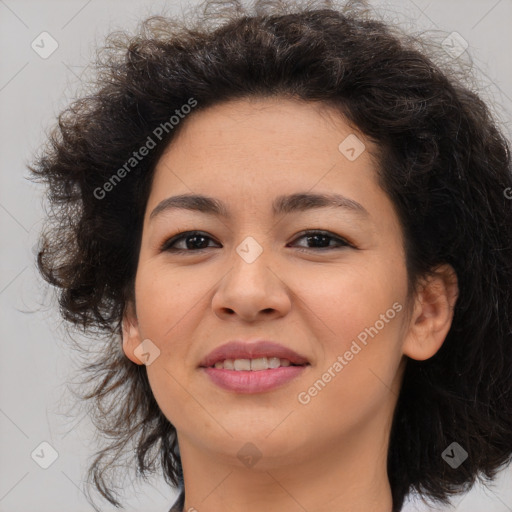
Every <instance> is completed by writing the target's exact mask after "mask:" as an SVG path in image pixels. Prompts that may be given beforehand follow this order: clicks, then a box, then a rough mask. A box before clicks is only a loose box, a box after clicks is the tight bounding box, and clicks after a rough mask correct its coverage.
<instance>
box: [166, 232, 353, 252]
mask: <svg viewBox="0 0 512 512" xmlns="http://www.w3.org/2000/svg"><path fill="white" fill-rule="evenodd" d="M197 235H199V236H202V237H204V238H209V239H210V240H213V239H212V238H211V237H210V236H208V235H207V234H206V233H204V232H202V231H183V232H181V233H178V234H176V235H174V236H173V237H171V238H169V239H167V240H166V241H165V242H164V243H163V244H162V245H161V246H160V252H172V253H173V254H183V253H192V252H196V253H197V252H203V251H205V250H207V249H208V248H204V249H175V248H173V247H172V245H173V244H175V243H176V242H178V241H180V240H182V239H186V238H188V237H191V236H197ZM315 235H320V236H323V237H327V238H330V239H332V240H335V241H337V242H339V243H340V246H338V247H311V248H299V249H297V250H298V251H299V252H311V251H330V250H332V249H342V248H344V247H352V248H355V247H354V245H352V244H351V243H350V242H348V241H347V240H345V239H344V238H341V237H339V236H336V235H334V234H333V233H330V232H329V231H322V230H318V229H315V230H306V231H303V232H302V233H301V235H300V236H299V237H298V238H296V239H295V240H298V239H300V238H305V237H308V236H315Z"/></svg>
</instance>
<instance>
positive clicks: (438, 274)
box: [403, 264, 459, 361]
mask: <svg viewBox="0 0 512 512" xmlns="http://www.w3.org/2000/svg"><path fill="white" fill-rule="evenodd" d="M458 295H459V287H458V282H457V275H456V273H455V270H454V269H453V267H452V266H451V265H448V264H444V265H441V266H439V267H437V269H435V271H434V273H433V275H429V276H428V277H426V278H425V279H424V280H423V281H422V282H421V283H420V286H419V289H418V291H417V292H416V294H415V298H414V307H413V312H412V315H411V319H410V324H409V332H408V334H407V336H406V338H405V341H404V345H403V352H404V354H405V355H407V356H409V357H410V358H411V359H416V360H418V361H423V360H425V359H429V358H430V357H432V356H433V355H434V354H435V353H436V352H437V351H438V350H439V349H440V348H441V346H442V344H443V342H444V340H445V338H446V335H447V334H448V331H449V330H450V327H451V325H452V320H453V310H454V307H455V303H456V301H457V297H458Z"/></svg>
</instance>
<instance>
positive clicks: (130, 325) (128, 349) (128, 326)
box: [122, 302, 143, 365]
mask: <svg viewBox="0 0 512 512" xmlns="http://www.w3.org/2000/svg"><path fill="white" fill-rule="evenodd" d="M122 334H123V352H124V354H125V355H126V357H127V358H128V359H130V361H133V362H134V363H136V364H139V365H141V364H143V363H142V361H141V360H140V359H139V358H138V357H136V356H135V354H134V351H135V349H136V348H137V347H138V346H139V345H140V343H141V341H142V340H141V337H140V332H139V325H138V321H137V315H136V312H135V307H134V305H133V303H132V302H129V303H127V305H126V307H125V311H124V314H123V320H122Z"/></svg>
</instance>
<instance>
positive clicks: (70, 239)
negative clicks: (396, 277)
mask: <svg viewBox="0 0 512 512" xmlns="http://www.w3.org/2000/svg"><path fill="white" fill-rule="evenodd" d="M200 9H202V10H201V11H199V10H198V11H197V14H199V15H198V16H196V17H195V18H194V17H193V16H190V14H189V13H188V14H187V15H186V16H185V17H184V20H185V19H186V20H188V21H177V19H176V18H174V19H173V18H170V17H165V16H153V17H150V18H148V19H146V20H145V21H143V22H142V23H141V25H140V30H139V31H138V33H137V34H136V35H134V36H131V35H128V34H127V33H124V32H116V33H113V34H111V35H110V36H109V38H108V40H107V44H106V45H105V47H104V48H103V49H101V51H100V52H99V53H98V59H97V63H96V71H97V72H96V79H95V82H94V90H93V91H92V92H91V93H90V94H88V95H86V96H84V97H82V98H80V99H78V100H76V101H75V102H74V103H72V104H71V105H70V106H69V107H68V108H67V109H66V110H65V111H63V112H62V113H61V114H60V116H59V118H58V126H56V127H55V128H54V129H53V131H52V132H51V134H50V136H49V143H48V145H47V147H46V148H45V150H44V152H43V154H42V155H41V156H39V157H38V158H37V160H35V162H34V164H33V165H30V166H29V168H30V170H31V171H32V173H33V179H34V180H36V181H38V180H39V181H43V182H45V183H46V184H47V186H48V190H49V192H48V198H49V202H50V204H51V207H52V210H51V214H50V215H49V219H48V225H47V229H46V230H45V231H44V233H43V234H42V235H41V245H40V248H39V252H38V266H39V269H40V272H41V273H42V275H43V276H44V278H45V279H46V280H47V281H48V282H49V283H51V284H52V285H54V286H55V287H57V288H58V291H59V304H60V311H61V313H62V315H63V317H64V318H65V319H66V320H68V321H69V322H70V323H71V324H73V325H75V326H80V327H81V328H82V329H83V330H85V331H90V332H92V331H94V332H95V333H96V334H101V333H103V334H104V335H105V339H106V343H105V346H104V347H103V349H102V350H101V351H100V355H99V357H98V358H97V360H96V361H95V362H94V363H91V364H89V365H88V366H87V367H86V368H85V370H87V371H88V372H90V374H91V375H90V378H89V379H88V381H87V382H88V383H92V385H93V387H92V389H91V390H89V391H88V392H84V393H82V395H83V398H84V399H87V400H91V401H92V404H91V407H90V412H89V413H90V415H91V416H92V417H93V419H94V421H95V425H96V427H97V428H98V430H99V431H100V432H102V433H103V434H105V435H106V436H107V437H108V438H109V439H110V443H109V444H108V445H107V446H106V447H105V448H104V449H103V450H101V451H100V452H98V457H97V458H96V459H95V461H94V463H93V465H92V466H91V467H90V468H89V476H90V477H92V480H93V481H94V484H95V486H96V488H97V489H98V490H99V492H100V493H101V494H102V496H103V497H104V498H106V499H107V500H108V501H110V502H111V503H113V504H115V505H116V506H120V503H119V501H118V500H117V498H116V497H115V496H114V494H113V490H112V489H111V488H110V487H109V485H107V483H106V482H107V477H108V475H109V474H110V473H111V472H112V471H113V468H112V460H109V456H110V455H112V454H115V456H116V457H117V456H118V455H119V454H120V453H122V451H123V450H126V447H127V445H128V443H134V447H135V448H134V450H133V453H134V454H135V455H136V458H137V468H138V471H139V472H140V474H142V475H143V476H144V475H145V474H146V473H147V472H148V471H153V470H154V464H153V462H154V460H150V461H149V462H148V460H147V459H148V457H149V455H150V453H151V450H152V449H154V448H155V449H157V451H158V452H159V454H160V461H161V464H162V467H163V472H164V476H165V478H166V481H167V482H168V483H170V484H172V485H174V486H177V485H182V484H183V480H182V473H181V462H180V457H179V454H178V453H176V448H177V439H176V430H175V428H174V427H173V426H172V425H171V424H170V423H169V421H168V420H167V419H166V418H165V417H164V415H163V414H162V412H161V411H160V409H159V407H158V405H157V403H156V401H155V399H154V397H153V395H152V392H151V388H150V386H149V382H148V378H147V374H146V370H145V367H144V366H137V365H135V364H134V363H133V362H131V361H130V360H128V359H127V358H126V357H125V356H124V354H123V352H122V350H121V348H120V335H121V319H122V315H123V312H124V311H125V308H126V307H127V304H128V303H129V302H130V301H131V300H133V284H134V277H135V272H136V268H137V258H138V250H139V247H140V236H141V231H142V224H141V221H142V218H143V214H144V209H145V205H146V201H147V198H148V195H149V190H150V187H151V179H152V173H153V170H154V167H155V164H156V162H157V161H158V158H159V157H160V156H161V154H162V152H163V150H164V149H165V147H166V146H167V145H168V144H169V143H172V140H173V138H174V137H175V136H176V134H177V133H179V130H180V127H181V126H183V124H184V123H186V120H185V121H183V122H182V123H181V124H180V125H179V126H177V127H176V129H174V130H171V131H169V133H168V134H166V136H165V137H163V138H162V140H161V141H160V142H159V144H158V147H157V148H156V149H154V150H153V151H152V152H151V153H150V154H149V155H148V156H147V157H146V158H144V159H143V160H142V161H140V162H139V163H138V164H137V166H136V167H135V168H133V169H132V170H131V171H130V173H129V176H126V177H125V178H124V179H123V180H122V181H121V182H120V183H117V184H116V185H115V186H114V187H113V190H111V191H110V192H109V193H108V197H106V198H104V199H98V198H97V197H96V196H95V190H97V189H98V187H100V188H101V187H103V185H104V184H105V183H106V182H107V181H108V180H109V179H110V178H111V177H112V175H113V174H114V173H115V171H116V170H117V169H119V168H121V167H122V166H123V165H124V164H125V163H126V161H127V159H128V158H130V156H131V155H132V153H133V152H134V151H137V150H138V149H139V148H140V147H141V146H142V144H143V143H144V142H145V141H146V139H147V137H148V136H151V134H152V133H153V130H154V129H155V128H156V127H157V126H159V125H160V124H161V123H165V122H166V121H168V120H169V117H170V115H172V113H173V112H174V111H175V110H176V109H180V107H181V106H182V105H184V104H187V102H188V101H189V100H190V99H191V98H194V99H195V100H196V101H197V108H196V109H195V110H194V111H200V110H202V109H206V108H208V107H210V106H212V105H215V104H218V103H220V102H225V101H229V100H231V99H236V98H247V97H254V96H259V97H269V96H273V97H283V98H285V97H286V98H297V99H300V100H304V101H315V102H322V103H324V104H326V105H329V106H331V107H333V108H334V109H337V111H338V112H339V113H340V115H342V116H344V118H345V119H347V120H348V121H349V122H350V123H352V124H353V126H355V127H356V128H357V129H358V130H360V131H361V132H362V133H364V134H365V135H366V136H367V137H369V138H370V139H371V140H372V141H374V142H375V143H376V144H377V145H378V147H379V148H380V151H381V155H380V167H379V181H380V184H381V186H382V188H383V190H384V191H385V192H386V193H387V194H388V195H389V197H390V198H391V199H392V201H393V203H394V205H395V207H396V211H397V214H398V216H399V219H400V222H401V224H402V228H403V232H404V235H405V240H406V254H407V268H408V274H409V279H410V282H411V284H412V285H416V284H417V283H418V282H419V279H420V278H421V277H424V276H427V275H428V274H429V273H431V272H434V271H435V269H436V267H437V266H438V265H440V264H442V263H449V264H450V265H452V266H453V268H454V269H455V271H456V273H457V277H458V281H459V298H458V300H457V303H456V307H455V311H454V318H453V323H452V327H451V329H450V331H449V334H448V336H447V337H446V340H445V342H444V344H443V346H442V348H441V349H440V350H439V351H438V352H437V353H436V354H435V356H434V357H432V358H430V359H428V360H426V361H415V360H408V361H407V366H406V370H405V374H404V379H403V384H402V389H401V393H400V396H399V399H398V404H397V407H396V410H395V414H394V420H393V425H392V430H391V436H390V446H389V454H388V475H389V479H390V484H391V489H392V495H393V507H394V508H393V511H394V512H398V511H399V510H400V509H401V507H402V505H403V501H404V498H405V497H406V495H407V494H408V493H409V492H410V491H412V490H415V491H417V492H418V493H419V494H420V495H423V496H425V497H428V498H430V499H433V500H436V501H440V502H442V503H445V504H446V503H448V499H449V496H450V495H451V494H454V493H456V492H462V491H467V490H469V489H470V488H471V487H472V486H473V484H474V483H475V479H476V478H477V477H479V474H481V473H483V474H484V475H485V476H486V477H487V478H488V479H492V478H493V477H494V476H495V474H496V472H497V471H498V470H499V469H501V468H502V467H504V465H505V464H507V463H509V462H510V456H511V451H512V448H511V447H512V315H511V312H512V200H510V199H507V197H506V196H505V193H504V191H505V190H506V189H508V188H509V187H512V176H511V160H510V150H509V146H508V143H507V141H506V140H505V138H504V136H503V135H502V133H501V131H500V129H499V128H498V127H497V123H496V121H495V120H494V119H493V116H492V115H491V113H490V110H489V107H487V106H486V104H485V103H484V102H483V101H482V99H481V98H480V97H479V96H478V95H477V94H476V93H475V92H472V91H471V90H470V89H469V88H468V87H467V86H466V85H464V83H463V81H462V80H461V79H460V78H459V77H458V76H457V71H456V69H455V67H454V66H455V64H454V63H453V61H452V62H448V64H447V65H444V64H443V62H442V59H441V55H440V54H439V55H438V56H437V63H434V62H435V61H436V58H434V54H435V51H434V49H433V47H432V48H427V43H425V41H422V40H421V39H420V38H419V37H413V36H410V35H405V34H404V33H402V32H401V31H399V30H398V29H397V28H394V27H391V26H389V25H388V24H387V23H385V22H384V21H382V20H380V19H378V17H377V16H376V15H375V14H374V13H373V14H372V13H370V10H369V9H368V8H366V6H365V5H364V4H363V3H362V2H350V3H348V4H346V5H344V6H341V7H340V6H335V5H334V4H332V3H331V2H328V1H325V2H324V3H321V2H314V1H313V2H309V3H303V4H302V5H301V4H300V2H295V3H294V4H286V3H283V2H281V1H279V0H264V1H263V0H260V1H257V2H256V3H255V4H254V7H253V9H254V10H253V11H252V12H251V11H250V10H249V8H248V7H243V6H242V5H241V4H240V3H239V2H237V1H234V0H233V1H232V2H230V1H222V0H219V1H217V2H215V1H212V0H210V1H207V2H205V3H204V4H202V5H201V6H200ZM429 52H430V53H429ZM429 55H431V56H429ZM443 66H444V68H443ZM190 115H194V114H193V113H191V114H190ZM510 190H511V191H512V189H510ZM95 343H97V340H96V341H95ZM86 350H87V349H86ZM89 359H90V358H89ZM84 389H85V388H84ZM454 441H456V442H457V443H459V444H460V445H461V446H462V447H463V448H464V449H465V450H466V451H467V452H468V458H467V460H465V461H464V463H463V464H462V465H461V466H459V467H458V468H457V470H453V469H452V468H451V467H449V466H448V464H446V463H445V461H444V460H443V459H442V457H441V453H442V452H443V450H444V449H445V448H446V447H447V446H448V445H450V444H451V443H452V442H454ZM181 499H182V500H183V493H182V495H181ZM95 508H96V507H95Z"/></svg>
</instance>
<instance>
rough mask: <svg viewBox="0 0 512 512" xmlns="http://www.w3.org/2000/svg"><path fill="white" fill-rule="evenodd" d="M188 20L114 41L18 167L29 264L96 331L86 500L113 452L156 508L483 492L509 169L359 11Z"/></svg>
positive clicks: (71, 313)
mask: <svg viewBox="0 0 512 512" xmlns="http://www.w3.org/2000/svg"><path fill="white" fill-rule="evenodd" d="M213 6H217V8H218V9H217V10H216V11H215V10H211V9H210V7H213ZM204 13H205V16H204V18H200V17H199V18H197V19H196V20H195V24H194V23H191V24H190V25H188V26H187V24H185V23H183V24H180V23H178V22H177V21H176V20H171V19H167V18H161V17H157V18H152V19H149V20H147V21H146V22H145V24H144V25H143V30H142V31H141V33H140V35H139V36H138V37H135V38H129V37H123V35H122V34H121V36H119V35H113V36H112V37H111V38H110V40H109V44H108V46H107V47H106V51H105V52H104V53H103V57H102V59H100V63H99V64H100V68H99V71H100V72H99V73H98V83H97V89H96V91H95V92H94V93H93V94H90V95H88V96H87V97H84V98H82V99H80V100H78V101H76V102H75V103H74V104H73V105H71V106H70V107H69V108H68V109H67V110H66V111H65V112H63V113H62V114H61V116H60V117H59V126H58V128H56V129H55V131H54V132H53V133H52V136H51V139H50V140H51V146H50V147H48V148H46V150H45V151H44V153H43V154H42V155H41V156H40V157H39V158H38V159H37V161H36V162H35V163H34V165H33V166H31V169H32V171H33V172H34V177H35V179H39V180H41V181H43V182H45V183H47V184H48V186H49V199H50V201H51V202H52V205H53V206H54V212H53V213H54V214H53V217H52V221H53V223H52V225H51V226H49V227H50V229H49V230H48V231H46V232H45V234H44V235H43V236H42V239H41V247H40V251H39V257H38V263H39V268H40V271H41V272H42V274H43V276H44V277H45V278H46V279H47V280H48V282H50V283H51V284H53V285H55V286H56V287H58V288H59V289H60V305H61V311H62V314H63V316H64V318H65V319H67V320H68V321H70V322H71V323H73V324H76V325H79V326H81V327H83V328H84V329H89V330H90V332H91V333H94V335H95V336H96V339H97V337H98V331H99V330H100V331H102V332H103V333H104V334H105V344H104V346H103V347H102V349H101V352H100V355H99V357H98V358H97V359H96V360H95V361H94V362H92V363H91V364H89V365H88V366H87V367H86V368H85V369H86V370H87V371H88V372H89V373H90V376H89V378H88V379H87V381H86V382H87V383H90V384H91V385H92V387H91V388H90V389H88V391H84V392H83V397H84V399H87V400H90V401H91V403H92V404H94V405H95V406H96V407H95V408H93V407H91V410H90V413H91V415H93V418H94V420H95V424H96V425H97V427H98V429H99V431H100V432H102V433H103V434H105V435H107V436H108V442H107V444H106V446H105V448H104V449H103V450H101V451H100V452H99V453H98V456H97V458H96V459H95V461H94V463H93V464H92V466H91V468H90V470H89V476H90V477H91V478H92V479H93V482H94V484H95V486H96V488H97V489H98V490H99V492H100V493H101V494H102V496H104V497H105V498H106V499H107V500H108V501H109V502H111V503H112V504H115V505H120V503H119V501H118V500H117V498H116V496H115V493H114V491H113V487H114V484H111V483H110V482H109V481H108V479H109V478H110V481H112V482H115V478H114V476H112V475H113V474H114V473H112V470H113V469H115V467H112V457H113V456H115V457H117V456H119V454H120V453H126V452H128V448H127V445H128V443H133V445H132V448H131V449H133V450H134V455H136V467H137V470H138V472H139V473H140V474H142V475H145V474H146V473H148V472H153V471H154V470H155V468H154V462H155V457H154V455H155V450H156V451H157V452H158V454H159V456H160V462H161V464H162V468H163V474H164V477H165V478H166V481H167V482H168V483H169V484H171V485H173V486H179V488H180V491H181V494H180V497H179V499H178V501H177V502H176V503H175V505H174V506H173V507H172V509H171V511H172V512H175V511H182V510H187V511H192V510H197V511H202V510H205V511H208V512H219V511H221V510H222V511H225V510H245V511H248V512H256V511H261V510H265V511H267V512H273V511H274V510H290V511H292V510H308V511H310V512H313V511H314V512H320V511H326V510H339V511H341V510H350V511H351V512H358V511H361V512H362V511H365V512H370V511H372V512H377V511H378V512H389V511H393V512H398V511H400V510H401V508H402V505H403V502H404V499H405V497H406V496H407V494H408V493H409V492H411V491H412V490H415V491H417V492H419V493H420V494H421V495H422V496H424V497H426V498H430V499H432V500H434V501H437V502H441V503H448V499H449V497H450V495H451V494H453V493H455V492H457V491H458V492H462V491H467V490H468V488H470V487H471V486H472V485H473V484H474V483H475V481H476V479H477V477H478V476H479V473H484V474H485V476H486V477H487V478H493V477H494V475H495V473H496V472H497V471H498V470H499V469H501V468H502V467H503V466H504V465H505V464H506V463H507V462H509V461H510V456H511V452H512V448H511V447H512V405H511V404H512V378H511V377H512V376H511V371H510V368H511V367H512V318H511V312H512V297H511V289H512V201H511V200H510V194H509V191H511V190H512V188H511V187H512V176H511V163H510V153H509V147H508V143H507V141H506V140H505V138H504V137H503V135H502V133H501V132H500V130H499V128H498V127H497V126H496V123H495V122H494V121H493V119H492V117H491V115H490V114H489V110H488V108H487V106H486V105H485V104H484V102H483V101H482V100H481V99H480V98H479V97H478V96H477V95H476V94H475V93H473V92H471V91H470V90H469V89H468V88H466V87H465V86H464V84H463V83H462V82H461V81H460V80H459V79H457V78H456V76H455V71H453V72H452V71H451V70H450V69H441V67H440V66H438V65H436V64H434V62H433V60H432V59H431V58H430V57H429V56H428V55H427V50H425V49H424V48H423V49H421V50H420V49H419V48H421V47H420V46H419V45H418V44H417V43H418V42H417V41H414V40H413V39H412V38H409V37H407V36H405V35H403V34H401V33H400V32H399V31H398V30H397V29H395V28H392V27H389V26H386V25H385V24H383V23H382V22H381V21H378V20H375V19H373V18H372V17H371V16H370V14H369V13H368V12H367V11H366V10H365V9H364V8H363V7H361V6H360V5H358V4H354V5H352V4H350V5H347V6H344V7H335V6H334V5H331V4H321V5H319V4H316V5H314V4H311V5H303V6H301V5H299V4H293V5H292V4H290V5H289V6H283V5H282V4H281V3H277V2H276V3H272V2H260V3H258V4H256V7H255V10H254V12H249V11H248V10H246V9H245V8H243V7H242V6H240V5H239V4H236V3H233V4H228V3H224V4H223V3H217V4H212V3H209V4H206V8H205V10H204ZM95 348H96V349H97V347H95ZM84 350H86V353H87V350H89V349H87V348H85V349H84ZM88 357H89V359H91V356H90V354H88ZM152 452H153V456H152ZM95 508H96V507H95ZM97 510H99V509H97Z"/></svg>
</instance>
